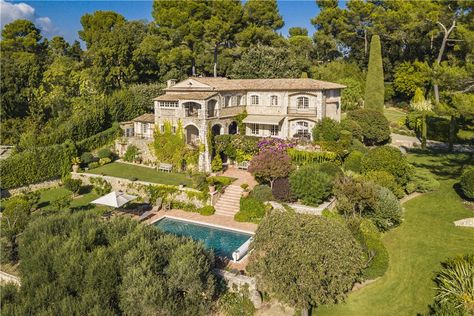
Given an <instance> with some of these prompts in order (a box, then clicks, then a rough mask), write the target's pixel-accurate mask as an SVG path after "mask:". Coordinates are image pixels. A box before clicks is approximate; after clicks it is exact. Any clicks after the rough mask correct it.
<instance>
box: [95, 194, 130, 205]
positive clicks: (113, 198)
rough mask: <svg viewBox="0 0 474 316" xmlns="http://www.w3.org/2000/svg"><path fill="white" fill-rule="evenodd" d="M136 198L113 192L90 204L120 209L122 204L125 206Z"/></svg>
mask: <svg viewBox="0 0 474 316" xmlns="http://www.w3.org/2000/svg"><path fill="white" fill-rule="evenodd" d="M136 198H137V197H136V196H135V195H129V194H126V193H125V192H122V191H118V192H117V191H113V192H110V193H109V194H106V195H104V196H101V197H100V198H98V199H95V200H94V201H92V202H91V203H94V204H101V205H107V206H112V207H121V206H122V205H124V204H127V203H128V202H130V201H133V200H135V199H136Z"/></svg>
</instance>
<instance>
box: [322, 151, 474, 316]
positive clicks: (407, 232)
mask: <svg viewBox="0 0 474 316" xmlns="http://www.w3.org/2000/svg"><path fill="white" fill-rule="evenodd" d="M409 159H410V160H411V162H412V163H414V164H415V165H417V166H418V167H425V168H428V169H430V170H431V171H437V173H436V174H437V177H438V179H439V180H440V182H441V188H440V190H439V191H437V192H433V193H429V194H425V195H422V196H420V197H417V198H415V199H413V200H411V201H408V202H406V203H405V204H404V207H405V215H404V223H403V224H402V225H401V226H400V227H398V228H396V229H394V230H392V231H390V232H388V233H386V234H385V236H384V237H383V241H384V243H385V245H386V247H387V249H388V251H389V253H390V267H389V269H388V271H387V273H386V274H385V275H384V276H383V277H382V278H381V279H380V280H378V281H376V282H375V283H373V284H371V285H369V286H367V287H365V288H363V289H362V290H359V291H357V292H354V293H352V294H351V295H350V296H349V297H348V299H347V301H346V303H344V304H340V305H335V306H324V307H322V308H319V309H318V310H317V311H316V314H317V315H416V314H417V313H426V312H427V311H428V305H429V304H430V303H432V300H433V294H434V290H433V286H434V284H433V282H432V278H433V276H434V275H435V273H436V271H438V270H439V269H440V262H442V261H444V260H445V259H446V258H448V257H452V256H456V255H460V254H465V253H468V252H470V251H471V252H472V245H474V229H472V228H462V227H455V226H454V225H453V221H455V220H458V219H461V218H465V217H472V216H473V215H474V213H473V212H472V211H471V210H469V209H468V208H467V206H466V205H465V204H463V203H462V200H461V198H460V197H459V196H458V194H457V193H456V191H455V190H454V189H453V186H454V185H455V183H456V180H455V178H457V176H458V175H459V172H460V169H459V167H458V166H457V165H456V164H457V163H460V164H461V166H462V165H463V164H464V166H466V165H473V164H474V163H473V159H472V156H469V155H453V154H450V155H446V154H442V153H438V154H428V155H427V154H410V155H409Z"/></svg>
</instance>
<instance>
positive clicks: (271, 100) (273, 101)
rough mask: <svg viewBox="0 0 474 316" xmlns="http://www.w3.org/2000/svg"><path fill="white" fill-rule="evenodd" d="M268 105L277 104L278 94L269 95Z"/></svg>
mask: <svg viewBox="0 0 474 316" xmlns="http://www.w3.org/2000/svg"><path fill="white" fill-rule="evenodd" d="M270 105H273V106H275V105H278V96H277V95H272V96H271V97H270Z"/></svg>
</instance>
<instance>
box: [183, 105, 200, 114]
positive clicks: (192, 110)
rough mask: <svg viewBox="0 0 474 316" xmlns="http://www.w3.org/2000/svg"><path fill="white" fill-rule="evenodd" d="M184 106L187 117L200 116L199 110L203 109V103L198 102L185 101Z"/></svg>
mask: <svg viewBox="0 0 474 316" xmlns="http://www.w3.org/2000/svg"><path fill="white" fill-rule="evenodd" d="M183 107H184V110H185V116H186V117H196V116H198V110H200V109H201V104H199V103H196V102H184V103H183Z"/></svg>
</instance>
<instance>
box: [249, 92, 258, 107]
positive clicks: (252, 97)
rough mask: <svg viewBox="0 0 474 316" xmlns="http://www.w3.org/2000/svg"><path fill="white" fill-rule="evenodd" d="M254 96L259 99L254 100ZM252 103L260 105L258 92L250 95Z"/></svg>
mask: <svg viewBox="0 0 474 316" xmlns="http://www.w3.org/2000/svg"><path fill="white" fill-rule="evenodd" d="M254 98H255V100H257V102H254ZM250 105H260V96H259V95H257V94H252V95H251V96H250Z"/></svg>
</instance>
